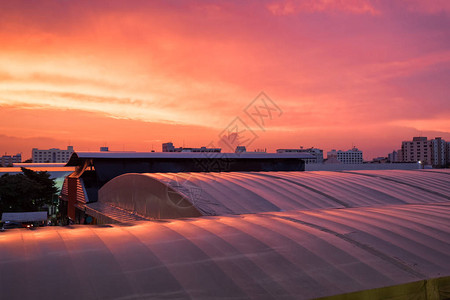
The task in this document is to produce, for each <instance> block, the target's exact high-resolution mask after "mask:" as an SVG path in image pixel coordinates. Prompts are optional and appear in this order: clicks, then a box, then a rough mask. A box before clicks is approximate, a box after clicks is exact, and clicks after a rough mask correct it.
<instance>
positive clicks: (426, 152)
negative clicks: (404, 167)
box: [399, 137, 450, 167]
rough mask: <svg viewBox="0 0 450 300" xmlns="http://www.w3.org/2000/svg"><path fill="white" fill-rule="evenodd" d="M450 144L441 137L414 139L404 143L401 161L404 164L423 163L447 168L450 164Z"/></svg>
mask: <svg viewBox="0 0 450 300" xmlns="http://www.w3.org/2000/svg"><path fill="white" fill-rule="evenodd" d="M448 148H449V146H448V143H447V142H446V141H445V140H443V139H442V138H441V137H436V138H434V139H431V140H428V138H427V137H413V140H412V141H403V142H402V150H401V155H400V154H399V160H401V161H402V162H419V161H420V162H421V163H422V164H424V165H433V166H435V167H445V166H447V165H448V163H449V162H450V159H449V149H448Z"/></svg>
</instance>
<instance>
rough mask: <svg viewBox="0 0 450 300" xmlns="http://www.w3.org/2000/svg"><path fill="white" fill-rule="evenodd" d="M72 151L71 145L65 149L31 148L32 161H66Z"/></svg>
mask: <svg viewBox="0 0 450 300" xmlns="http://www.w3.org/2000/svg"><path fill="white" fill-rule="evenodd" d="M73 152H74V150H73V146H68V147H67V150H60V149H58V148H51V149H47V150H42V149H37V148H33V150H32V160H33V163H66V162H68V161H69V158H70V156H71V155H72V153H73Z"/></svg>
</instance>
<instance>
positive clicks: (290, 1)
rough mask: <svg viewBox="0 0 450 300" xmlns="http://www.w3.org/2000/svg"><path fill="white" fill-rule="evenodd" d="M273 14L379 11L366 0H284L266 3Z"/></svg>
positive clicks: (370, 12)
mask: <svg viewBox="0 0 450 300" xmlns="http://www.w3.org/2000/svg"><path fill="white" fill-rule="evenodd" d="M267 8H268V9H269V11H271V12H272V13H273V14H274V15H291V14H298V13H313V12H335V13H338V12H345V13H350V14H370V15H377V14H379V13H380V12H379V11H378V10H377V9H375V7H374V6H373V5H372V4H371V2H370V1H367V0H346V1H345V0H284V1H275V2H272V3H270V4H268V5H267Z"/></svg>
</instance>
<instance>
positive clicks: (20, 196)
mask: <svg viewBox="0 0 450 300" xmlns="http://www.w3.org/2000/svg"><path fill="white" fill-rule="evenodd" d="M21 169H22V172H23V173H20V174H16V175H9V174H5V175H3V176H1V177H0V212H13V211H37V210H40V209H42V207H43V206H45V205H51V204H52V199H53V197H54V196H55V195H56V194H57V193H58V189H57V188H56V186H55V181H54V180H53V179H50V174H49V173H48V172H45V171H44V172H34V171H32V170H30V169H26V168H21Z"/></svg>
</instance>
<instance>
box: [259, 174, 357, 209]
mask: <svg viewBox="0 0 450 300" xmlns="http://www.w3.org/2000/svg"><path fill="white" fill-rule="evenodd" d="M255 175H258V176H266V177H271V178H276V179H281V180H284V181H287V182H290V183H292V184H295V185H298V186H301V187H303V188H305V189H307V190H310V191H312V192H314V193H316V194H319V195H322V196H324V197H327V198H328V199H331V200H333V201H334V202H336V203H338V204H340V205H342V206H344V207H345V208H350V207H351V206H350V205H349V204H347V203H345V202H343V201H341V200H339V199H337V198H335V197H333V196H331V195H328V194H327V193H324V192H322V191H319V190H316V189H314V188H312V187H310V186H307V185H305V184H301V183H299V182H296V181H293V180H290V179H287V178H283V177H278V176H274V175H269V174H261V173H255Z"/></svg>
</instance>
